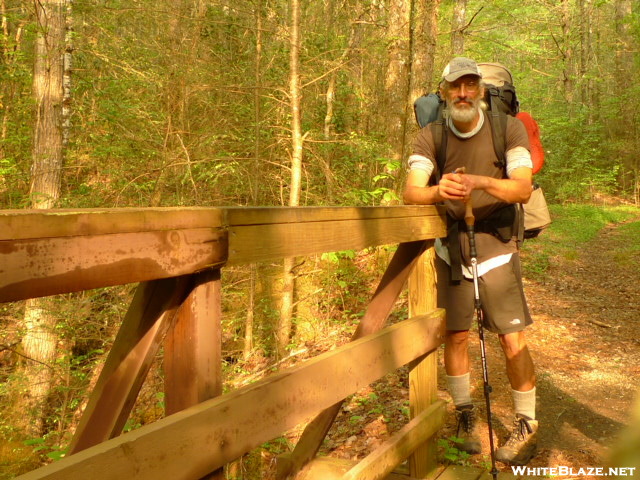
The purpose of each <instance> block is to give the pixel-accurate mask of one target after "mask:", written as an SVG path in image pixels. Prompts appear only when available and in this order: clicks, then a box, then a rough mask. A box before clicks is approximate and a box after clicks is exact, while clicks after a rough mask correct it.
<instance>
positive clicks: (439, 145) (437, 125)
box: [429, 102, 447, 183]
mask: <svg viewBox="0 0 640 480" xmlns="http://www.w3.org/2000/svg"><path fill="white" fill-rule="evenodd" d="M429 126H430V128H431V135H432V136H433V142H434V144H435V147H436V163H437V164H438V174H437V178H436V179H435V180H436V183H437V182H439V181H440V177H441V176H442V171H443V169H444V165H445V163H446V161H447V123H446V120H445V119H444V102H442V103H441V104H440V106H439V107H438V116H437V118H436V120H435V122H432V123H431V124H430V125H429Z"/></svg>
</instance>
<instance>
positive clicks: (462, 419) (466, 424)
mask: <svg viewBox="0 0 640 480" xmlns="http://www.w3.org/2000/svg"><path fill="white" fill-rule="evenodd" d="M475 423H476V412H475V411H474V410H473V409H465V410H461V411H459V412H458V433H459V432H460V430H462V431H463V432H465V433H467V434H471V433H472V432H473V427H474V425H475Z"/></svg>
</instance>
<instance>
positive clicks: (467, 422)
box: [404, 57, 538, 465]
mask: <svg viewBox="0 0 640 480" xmlns="http://www.w3.org/2000/svg"><path fill="white" fill-rule="evenodd" d="M484 93H485V92H484V86H483V84H482V75H481V72H480V71H479V69H478V66H477V64H476V62H475V61H473V60H471V59H468V58H462V57H458V58H454V59H453V60H452V61H451V62H450V63H449V64H448V65H447V67H446V68H445V70H444V72H443V79H442V83H441V85H440V95H441V97H442V98H443V99H444V100H445V102H446V112H445V114H446V115H445V118H446V127H447V128H446V129H445V130H444V133H443V135H447V138H446V140H447V143H446V145H447V146H446V161H445V167H444V169H443V171H442V172H440V171H439V168H438V164H437V161H436V158H437V152H436V146H435V142H434V139H433V135H432V129H431V128H430V127H429V126H427V127H425V128H423V129H422V130H420V132H419V133H418V136H417V137H416V140H415V143H414V150H413V154H412V155H411V157H410V158H409V174H408V177H407V184H406V187H405V191H404V200H405V203H408V204H435V203H444V205H445V206H446V209H447V214H448V215H447V216H448V217H449V231H450V234H449V235H448V237H447V240H446V241H445V242H444V243H443V242H440V241H438V242H437V243H436V252H437V258H436V269H437V273H438V280H437V284H438V305H439V306H440V307H443V308H445V309H446V310H447V333H446V337H445V350H444V361H445V370H446V374H447V384H448V388H449V392H450V394H451V396H452V399H453V402H454V404H455V407H456V415H457V417H458V436H459V437H461V438H463V440H464V443H463V444H462V445H461V446H460V447H459V448H461V449H463V450H465V451H467V452H468V453H480V450H481V445H480V441H479V438H478V436H477V433H476V412H475V407H474V405H473V403H472V400H471V395H470V381H469V371H470V370H469V356H468V343H469V330H470V328H471V323H472V319H473V315H474V288H473V281H472V279H473V275H472V273H471V270H470V269H469V265H470V258H469V243H468V238H467V235H466V234H464V233H463V232H464V230H465V228H466V227H465V225H464V222H463V218H464V210H465V202H467V201H471V202H472V205H473V212H474V215H475V218H476V228H475V231H476V234H475V238H476V245H477V253H478V274H479V291H480V300H481V303H482V309H483V317H484V327H485V328H486V329H488V330H489V331H492V332H495V333H497V334H498V337H499V339H500V344H501V346H502V349H503V351H504V355H505V360H506V371H507V376H508V378H509V382H510V384H511V389H512V392H513V401H514V406H515V421H514V429H513V431H512V432H511V435H510V437H509V439H508V440H507V442H506V443H505V444H504V445H503V446H502V447H501V448H499V449H498V450H497V451H496V459H497V460H499V461H502V462H505V463H509V464H518V465H523V464H526V463H527V462H528V461H529V460H530V459H531V458H532V457H533V455H534V454H535V450H536V432H537V429H538V422H537V420H536V419H535V401H536V390H535V373H534V367H533V361H532V359H531V356H530V354H529V351H528V349H527V344H526V341H525V335H524V328H525V327H526V326H527V325H529V324H531V322H532V320H531V316H530V314H529V310H528V307H527V304H526V300H525V297H524V292H523V288H522V280H521V277H520V263H519V255H518V243H517V232H516V227H515V226H514V227H513V229H511V227H510V226H509V229H508V232H507V234H506V235H505V234H504V231H505V230H504V228H502V229H501V231H502V234H501V235H498V234H497V233H496V229H495V228H493V227H492V226H496V225H500V224H502V226H503V227H504V223H505V221H504V218H505V215H506V218H512V220H513V212H515V210H514V209H513V205H512V204H514V203H526V202H527V200H528V199H529V196H530V195H531V184H532V163H531V156H530V153H529V141H528V138H527V133H526V130H525V128H524V126H523V124H522V123H521V122H520V121H519V120H517V119H515V118H513V117H508V122H507V130H506V135H505V137H506V157H507V167H506V172H505V168H504V166H503V165H502V164H500V163H499V162H498V158H497V156H496V153H495V151H494V148H493V140H492V133H491V124H490V119H489V117H488V115H486V114H485V113H484V105H485V104H484V101H483V100H482V99H483V96H484ZM447 112H448V113H447ZM461 167H464V168H465V171H464V173H455V172H459V171H460V170H458V169H459V168H461ZM438 178H439V182H437V183H436V180H437V179H438ZM509 212H512V213H511V214H509ZM509 215H511V217H509ZM500 219H502V220H500ZM513 223H514V222H513V221H512V222H511V224H513ZM458 230H459V231H460V234H459V235H458V234H457V233H456V234H454V233H453V232H457V231H458ZM489 232H491V233H489ZM455 258H460V259H461V262H460V264H456V262H455ZM461 270H462V275H460V271H461ZM458 277H460V278H461V279H460V280H457V278H458Z"/></svg>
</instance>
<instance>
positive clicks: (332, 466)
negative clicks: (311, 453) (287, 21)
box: [296, 457, 419, 480]
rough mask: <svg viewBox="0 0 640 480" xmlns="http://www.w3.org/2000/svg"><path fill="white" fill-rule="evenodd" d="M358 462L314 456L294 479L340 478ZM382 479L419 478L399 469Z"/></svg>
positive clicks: (326, 479)
mask: <svg viewBox="0 0 640 480" xmlns="http://www.w3.org/2000/svg"><path fill="white" fill-rule="evenodd" d="M357 463H358V462H357V461H356V460H349V459H346V458H333V457H316V458H314V459H313V460H312V461H311V462H309V464H308V465H307V466H306V467H305V468H304V470H303V471H302V472H300V474H299V475H298V476H297V477H296V480H340V479H341V478H342V476H343V475H344V474H345V473H347V472H348V471H349V470H350V469H352V468H353V467H354V466H355V465H356V464H357ZM384 480H419V479H417V478H414V477H409V476H408V475H407V474H406V473H405V472H404V471H401V470H400V469H396V470H394V471H393V472H392V473H390V474H389V475H388V476H387V477H386V478H385V479H384Z"/></svg>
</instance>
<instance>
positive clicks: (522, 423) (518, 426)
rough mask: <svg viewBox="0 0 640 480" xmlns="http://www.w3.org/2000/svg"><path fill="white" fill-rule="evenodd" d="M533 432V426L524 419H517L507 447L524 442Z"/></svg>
mask: <svg viewBox="0 0 640 480" xmlns="http://www.w3.org/2000/svg"><path fill="white" fill-rule="evenodd" d="M532 432H533V429H532V428H531V425H529V422H527V421H526V420H525V419H524V418H517V419H516V420H515V421H514V422H513V431H512V432H511V435H510V436H509V439H508V440H507V441H506V443H505V445H508V446H514V445H518V444H520V443H522V442H524V441H525V440H526V439H527V437H528V436H529V435H530V434H531V433H532Z"/></svg>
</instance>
